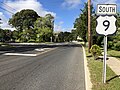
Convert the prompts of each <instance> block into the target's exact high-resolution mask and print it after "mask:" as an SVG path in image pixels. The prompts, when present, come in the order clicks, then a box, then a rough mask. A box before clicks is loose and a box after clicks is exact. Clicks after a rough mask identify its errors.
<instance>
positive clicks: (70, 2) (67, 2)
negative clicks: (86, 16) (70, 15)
mask: <svg viewBox="0 0 120 90" xmlns="http://www.w3.org/2000/svg"><path fill="white" fill-rule="evenodd" d="M80 3H81V2H80V0H64V2H63V3H62V6H63V7H68V8H70V9H72V8H76V7H77V6H78V5H80Z"/></svg>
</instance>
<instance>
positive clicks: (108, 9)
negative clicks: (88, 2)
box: [97, 4, 117, 15]
mask: <svg viewBox="0 0 120 90" xmlns="http://www.w3.org/2000/svg"><path fill="white" fill-rule="evenodd" d="M116 13H117V5H116V4H98V5H97V15H115V14H116Z"/></svg>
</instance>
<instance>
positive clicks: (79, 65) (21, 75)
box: [0, 45, 85, 90]
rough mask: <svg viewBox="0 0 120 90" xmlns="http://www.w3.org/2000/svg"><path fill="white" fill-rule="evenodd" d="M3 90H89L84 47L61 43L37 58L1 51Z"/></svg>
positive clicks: (1, 81)
mask: <svg viewBox="0 0 120 90" xmlns="http://www.w3.org/2000/svg"><path fill="white" fill-rule="evenodd" d="M11 52H12V53H13V51H12V50H11ZM16 52H17V51H16ZM4 53H6V52H4ZM9 53H10V52H9ZM14 53H15V52H14ZM19 53H34V54H35V53H38V52H36V51H34V50H31V49H30V51H29V50H28V49H27V51H25V50H24V52H22V51H21V52H19ZM39 53H40V52H39ZM0 90H85V75H84V61H83V53H82V48H81V46H79V45H77V46H76V45H74V46H72V45H71V46H70V45H68V46H61V47H57V48H55V49H52V50H51V51H49V52H46V53H43V54H38V55H37V56H34V57H32V56H18V55H15V56H11V55H10V56H6V55H5V54H4V55H3V54H1V55H0Z"/></svg>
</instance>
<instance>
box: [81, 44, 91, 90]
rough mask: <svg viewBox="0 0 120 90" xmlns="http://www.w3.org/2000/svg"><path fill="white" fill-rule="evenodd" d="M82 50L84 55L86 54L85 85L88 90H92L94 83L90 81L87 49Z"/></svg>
mask: <svg viewBox="0 0 120 90" xmlns="http://www.w3.org/2000/svg"><path fill="white" fill-rule="evenodd" d="M81 46H82V45H81ZM82 49H83V54H84V69H85V85H86V90H91V89H92V83H91V81H90V72H89V69H88V66H87V65H88V64H87V58H86V53H85V48H84V47H83V46H82Z"/></svg>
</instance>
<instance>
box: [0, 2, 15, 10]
mask: <svg viewBox="0 0 120 90" xmlns="http://www.w3.org/2000/svg"><path fill="white" fill-rule="evenodd" d="M0 3H1V4H3V5H4V6H5V7H8V8H10V9H11V10H14V11H16V9H15V8H13V7H11V6H9V5H7V4H6V3H4V2H0Z"/></svg>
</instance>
